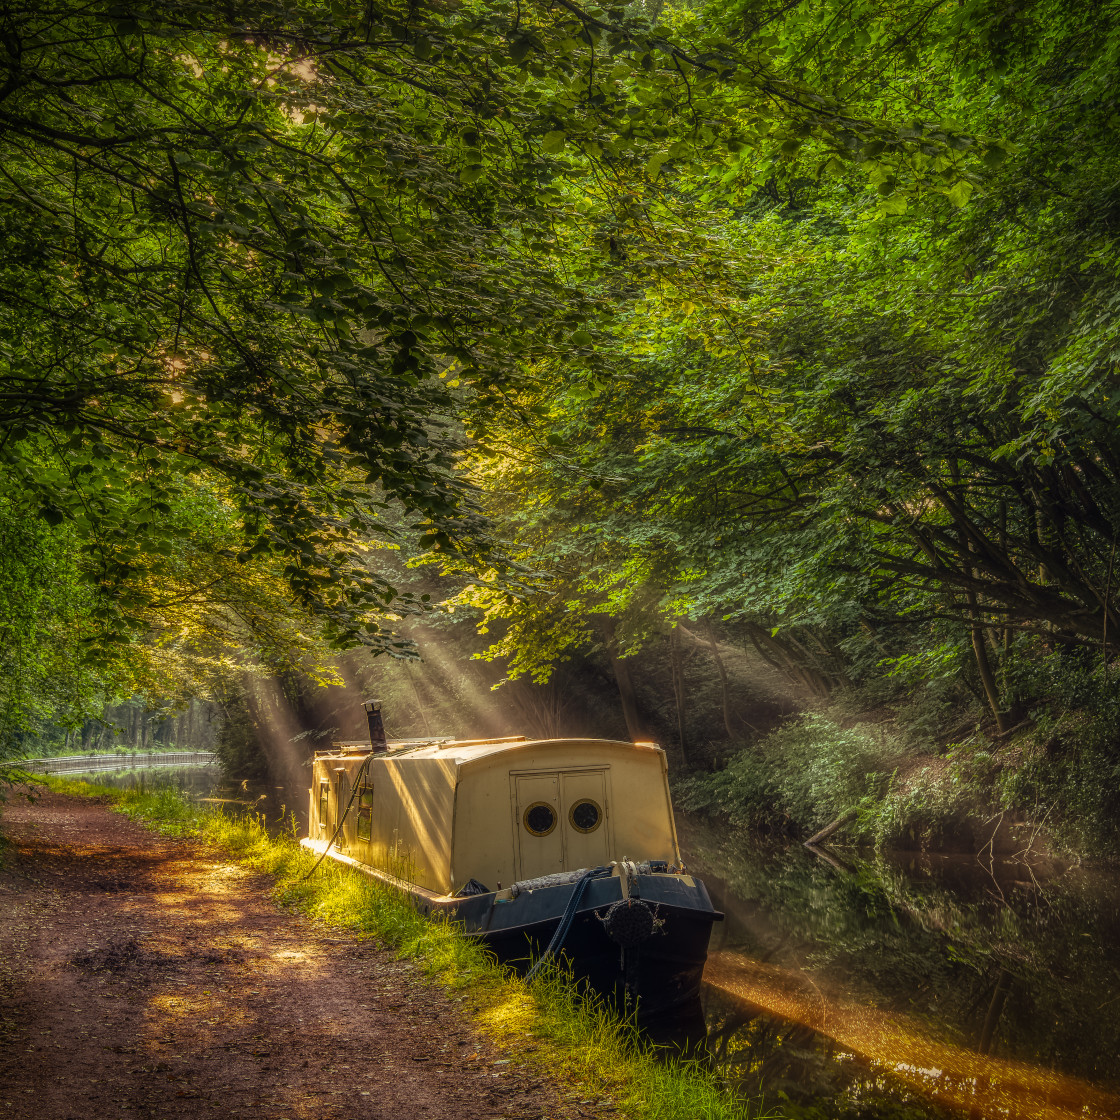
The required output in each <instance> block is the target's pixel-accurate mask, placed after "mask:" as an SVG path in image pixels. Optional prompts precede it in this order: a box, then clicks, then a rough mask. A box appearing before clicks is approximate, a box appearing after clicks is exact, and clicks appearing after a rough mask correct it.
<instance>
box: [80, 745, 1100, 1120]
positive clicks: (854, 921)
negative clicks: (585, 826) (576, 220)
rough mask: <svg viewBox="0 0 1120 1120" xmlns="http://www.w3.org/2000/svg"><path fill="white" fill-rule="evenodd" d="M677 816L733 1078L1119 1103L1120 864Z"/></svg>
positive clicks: (861, 1113) (999, 1100) (780, 1087)
mask: <svg viewBox="0 0 1120 1120" xmlns="http://www.w3.org/2000/svg"><path fill="white" fill-rule="evenodd" d="M93 780H95V781H97V782H104V783H111V784H117V785H121V786H129V785H138V784H145V785H147V786H149V787H151V786H152V785H155V784H168V785H172V786H174V787H175V788H177V789H179V790H181V791H182V792H184V793H186V794H189V795H190V796H192V797H195V798H198V799H199V800H201V801H205V802H207V803H209V804H213V805H216V806H219V807H221V808H223V809H226V810H230V811H234V812H240V811H244V810H250V811H254V812H258V813H260V814H261V815H262V816H263V817H264V819H265V820H266V821H267V822H268V823H269V825H270V827H274V828H276V829H277V830H279V829H280V828H285V827H290V826H286V825H285V823H284V821H285V818H287V817H288V814H290V813H292V812H295V814H296V815H297V818H303V823H304V825H305V824H306V811H307V807H306V804H305V802H306V796H307V795H306V792H305V791H296V792H295V793H294V794H292V795H286V794H285V791H284V790H283V789H281V788H279V787H269V786H263V785H249V784H246V783H240V784H239V783H235V782H230V781H228V780H227V779H224V778H223V776H222V774H221V772H220V771H218V770H215V769H214V768H211V767H190V768H182V769H165V770H148V771H135V770H134V771H127V772H121V773H119V774H114V775H107V774H97V775H95V776H94V779H93ZM678 829H679V833H680V841H681V849H682V854H683V856H684V859H685V862H686V864H687V866H688V869H689V870H690V871H691V872H693V873H694V874H696V875H698V876H699V877H700V878H702V879H703V880H704V882H705V883H706V884H707V886H708V890H709V892H710V894H711V896H712V900H713V902H714V903H715V905H716V907H717V909H719V910H721V911H722V912H723V913H724V914H725V919H724V921H723V922H721V923H718V924H717V925H716V926H715V927H714V929H713V935H712V943H711V949H710V955H709V960H708V966H707V969H706V971H705V981H706V982H705V986H704V993H703V1012H704V1017H705V1020H706V1023H707V1046H708V1052H709V1054H710V1060H711V1061H712V1062H713V1063H714V1064H715V1065H716V1066H717V1068H718V1069H719V1070H720V1071H721V1072H722V1074H723V1075H724V1076H725V1077H726V1079H727V1083H728V1086H729V1089H731V1090H732V1091H734V1092H736V1093H737V1094H740V1095H742V1096H743V1097H744V1098H749V1099H752V1100H755V1101H761V1103H762V1104H763V1106H764V1107H768V1108H770V1109H771V1110H772V1112H774V1113H779V1114H781V1115H784V1116H788V1117H792V1118H795V1120H931V1118H945V1120H948V1118H968V1120H1072V1118H1074V1117H1078V1118H1081V1120H1120V873H1118V872H1115V871H1105V870H1094V869H1086V868H1081V867H1076V866H1064V865H1058V864H1045V865H1044V864H1039V863H1037V862H1035V863H1034V864H1028V863H1025V862H1021V861H1018V862H1017V861H1014V860H1004V861H1002V862H1001V861H999V860H989V859H983V858H977V857H975V856H935V855H923V854H915V853H897V854H893V855H884V856H872V855H870V854H864V855H854V854H851V853H849V852H847V851H843V850H840V849H836V850H834V851H830V852H826V853H825V858H821V857H819V856H816V855H813V854H812V853H810V852H808V851H807V850H806V849H804V848H803V847H801V846H800V845H792V846H788V847H779V846H775V845H772V844H767V845H762V844H757V843H754V842H752V841H751V840H750V839H749V838H747V837H744V836H743V835H741V834H736V833H732V832H730V831H729V830H728V829H727V828H726V827H722V826H716V825H713V824H711V823H707V822H705V821H702V820H694V819H689V818H679V819H678Z"/></svg>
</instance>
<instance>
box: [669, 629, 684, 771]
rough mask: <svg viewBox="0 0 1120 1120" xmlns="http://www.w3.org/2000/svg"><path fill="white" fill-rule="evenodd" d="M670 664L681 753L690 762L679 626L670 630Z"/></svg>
mask: <svg viewBox="0 0 1120 1120" xmlns="http://www.w3.org/2000/svg"><path fill="white" fill-rule="evenodd" d="M669 665H670V668H671V669H672V671H673V699H674V700H675V701H676V706H677V738H678V739H679V740H680V744H681V754H682V755H683V756H684V762H685V765H686V766H687V765H688V764H689V763H688V736H687V734H686V732H685V726H684V667H683V665H682V664H681V635H680V631H679V630H678V629H677V627H675V626H674V627H673V629H672V630H670V631H669Z"/></svg>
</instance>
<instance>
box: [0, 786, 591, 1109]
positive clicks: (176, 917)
mask: <svg viewBox="0 0 1120 1120" xmlns="http://www.w3.org/2000/svg"><path fill="white" fill-rule="evenodd" d="M0 832H2V833H3V834H4V836H5V837H6V838H7V841H8V844H9V846H8V847H7V848H6V850H5V851H3V853H0V1120H3V1118H4V1117H5V1116H12V1117H16V1116H19V1117H21V1118H29V1120H101V1118H103V1117H112V1118H118V1117H127V1118H131V1117H151V1118H153V1120H164V1118H172V1117H191V1118H192V1120H193V1118H201V1120H209V1118H211V1117H212V1118H215V1120H217V1118H218V1117H222V1118H225V1117H231V1116H251V1117H253V1118H254V1120H280V1118H282V1117H286V1118H288V1120H297V1118H298V1120H367V1118H368V1120H383V1118H384V1120H413V1118H417V1120H420V1118H426V1117H432V1118H445V1117H446V1118H452V1117H453V1118H455V1120H490V1118H496V1117H509V1118H511V1120H538V1118H541V1117H548V1118H558V1120H559V1118H564V1120H568V1118H574V1117H577V1116H581V1115H591V1114H594V1112H597V1110H592V1109H590V1108H588V1107H587V1106H586V1104H585V1105H584V1106H583V1107H581V1106H580V1105H578V1104H576V1103H574V1102H567V1101H561V1099H560V1097H559V1093H558V1090H557V1088H556V1087H555V1086H554V1085H552V1084H549V1083H547V1082H545V1083H541V1082H539V1081H536V1080H534V1079H533V1078H531V1077H530V1076H529V1075H528V1074H526V1073H524V1072H522V1071H520V1070H519V1069H518V1068H517V1067H516V1066H513V1065H511V1064H509V1063H501V1060H500V1058H499V1056H498V1055H496V1054H494V1053H493V1052H492V1051H491V1050H490V1049H489V1048H488V1046H487V1045H486V1043H485V1042H484V1041H483V1040H481V1039H480V1038H479V1036H478V1035H477V1034H476V1033H475V1032H474V1030H473V1029H472V1027H471V1024H470V1022H469V1020H468V1019H467V1017H466V1016H465V1014H464V1012H463V1009H462V1004H461V1003H459V1002H456V1001H455V1000H453V999H449V998H448V997H447V996H446V995H444V994H443V993H442V992H440V991H438V990H436V989H433V988H430V987H427V986H425V985H424V984H423V983H422V982H421V981H420V979H419V978H418V977H417V975H416V973H415V971H414V969H413V968H412V967H411V966H410V965H408V964H406V963H403V962H400V961H397V960H395V959H394V958H393V956H392V955H391V954H389V953H386V952H383V951H381V950H378V949H376V948H373V947H371V946H370V945H369V944H368V943H362V942H359V941H356V940H353V939H350V938H347V937H345V936H340V937H332V936H329V935H328V933H326V932H324V930H323V929H322V928H321V927H318V926H316V925H315V924H314V923H313V922H311V921H309V920H307V919H304V918H302V917H300V916H298V915H297V916H293V915H292V914H289V913H287V912H285V911H283V910H281V909H280V908H279V907H277V906H276V905H275V904H273V903H272V902H271V901H270V899H269V897H268V893H267V892H268V887H269V883H268V881H267V880H266V879H264V878H263V877H261V876H258V875H254V874H252V873H250V872H247V871H245V870H243V869H242V868H239V867H237V866H235V865H233V864H231V863H228V862H224V861H223V860H222V859H221V857H216V856H214V855H213V854H212V853H208V852H206V851H204V850H203V849H201V848H200V846H199V845H197V844H195V843H193V842H190V841H180V840H169V839H166V838H163V837H159V836H156V835H154V834H153V833H151V832H149V831H148V830H147V829H145V828H143V827H142V826H141V825H138V824H134V823H132V822H131V821H129V820H127V819H126V818H124V817H122V816H120V815H119V814H117V813H114V812H112V811H111V810H110V809H109V808H108V807H107V806H106V805H103V804H100V803H97V802H93V801H89V800H85V799H81V798H71V797H62V796H59V795H57V794H51V793H47V794H44V795H43V796H42V797H41V799H39V800H38V801H36V802H35V803H34V804H30V805H29V804H27V803H26V802H25V801H15V800H12V801H9V803H8V805H7V807H6V808H5V809H4V812H3V816H2V817H0ZM496 1062H498V1063H499V1064H495V1063H496Z"/></svg>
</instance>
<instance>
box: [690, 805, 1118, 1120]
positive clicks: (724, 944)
mask: <svg viewBox="0 0 1120 1120" xmlns="http://www.w3.org/2000/svg"><path fill="white" fill-rule="evenodd" d="M679 827H680V834H681V847H682V852H683V853H684V856H685V861H686V863H687V865H688V868H689V870H690V871H692V872H694V873H695V874H697V875H698V876H700V877H701V878H702V879H703V880H704V882H705V883H706V884H707V886H708V889H709V891H710V893H711V895H712V899H713V902H714V903H715V905H716V907H717V908H718V909H720V910H722V911H723V912H724V913H725V915H726V918H725V920H724V921H723V922H722V923H720V924H719V925H717V926H716V927H715V929H714V932H713V937H712V943H711V950H710V956H709V963H708V966H707V968H706V970H705V979H706V984H705V991H704V997H703V998H704V1011H705V1017H706V1020H707V1024H708V1044H709V1049H710V1051H711V1053H712V1055H713V1060H714V1061H715V1062H716V1063H717V1065H718V1066H719V1067H720V1069H721V1070H722V1071H723V1072H724V1073H725V1075H726V1076H727V1078H728V1080H729V1081H730V1082H731V1083H732V1084H733V1085H734V1086H736V1087H737V1089H738V1090H739V1091H740V1092H741V1093H743V1094H744V1095H746V1096H751V1095H755V1096H759V1095H761V1096H762V1097H763V1099H764V1100H765V1101H766V1102H767V1103H769V1104H774V1105H779V1106H780V1107H781V1110H782V1111H784V1112H786V1113H787V1114H790V1115H794V1116H803V1117H806V1118H808V1117H814V1118H815V1117H821V1118H825V1117H828V1118H833V1117H836V1118H845V1120H846V1118H849V1117H851V1118H853V1120H854V1118H856V1117H859V1118H870V1117H882V1118H884V1120H887V1118H890V1120H909V1118H911V1117H913V1118H918V1117H940V1116H944V1117H950V1116H953V1117H956V1116H967V1117H969V1118H970V1120H997V1118H998V1120H1034V1118H1039V1120H1042V1118H1047V1120H1049V1118H1053V1120H1064V1118H1067V1117H1082V1118H1086V1117H1094V1118H1096V1117H1100V1118H1106V1117H1107V1118H1109V1120H1117V1118H1120V875H1118V874H1117V873H1116V872H1106V871H1099V870H1097V871H1094V870H1088V869H1084V868H1080V867H1067V866H1059V865H1048V866H1040V865H1035V866H1031V865H1029V864H1027V863H1023V862H1015V861H1003V862H999V861H992V860H988V859H978V858H977V857H975V856H971V855H969V856H940V857H938V856H932V855H920V854H914V853H905V854H894V855H886V856H882V857H874V856H870V855H865V856H855V855H851V854H848V853H842V854H841V853H840V852H839V851H833V852H828V853H826V857H827V858H824V859H822V858H820V857H818V856H815V855H813V854H812V853H810V852H809V851H807V850H806V849H805V848H803V847H801V846H800V845H795V846H790V847H786V848H780V847H775V846H772V845H767V846H762V845H757V844H752V843H751V842H750V841H749V840H748V839H746V838H744V837H743V836H741V835H734V834H730V833H729V832H728V830H727V829H726V828H717V827H714V826H712V825H710V824H705V823H703V822H697V821H691V820H682V821H680V822H679Z"/></svg>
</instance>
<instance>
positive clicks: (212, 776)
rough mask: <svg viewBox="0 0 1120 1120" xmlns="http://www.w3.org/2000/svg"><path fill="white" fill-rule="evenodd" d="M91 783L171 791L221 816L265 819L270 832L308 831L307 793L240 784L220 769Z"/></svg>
mask: <svg viewBox="0 0 1120 1120" xmlns="http://www.w3.org/2000/svg"><path fill="white" fill-rule="evenodd" d="M90 780H91V781H94V782H96V783H98V784H99V785H107V786H112V787H114V788H115V789H139V790H154V789H158V788H160V787H169V788H171V789H174V790H177V791H178V792H179V793H181V794H183V795H185V796H186V797H189V798H191V799H192V800H193V801H197V802H198V803H199V804H201V805H209V806H212V807H214V808H216V809H219V810H221V811H222V812H228V813H230V814H232V815H241V814H243V813H246V812H251V813H257V814H259V815H260V816H262V817H263V818H264V820H265V822H266V824H267V825H268V828H269V830H270V831H271V832H273V833H277V832H281V831H283V832H290V831H291V830H292V828H293V823H292V818H293V817H294V818H295V825H294V827H295V828H296V829H297V830H301V831H302V832H306V831H307V791H306V790H303V791H300V790H296V791H292V790H291V789H290V788H288V787H286V786H278V785H271V784H269V783H267V782H251V781H243V782H238V781H234V780H232V779H230V778H227V777H226V776H225V775H224V774H223V773H222V771H221V768H220V767H217V766H159V767H148V768H144V769H132V770H114V771H111V772H98V773H97V774H95V775H91V776H90Z"/></svg>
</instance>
